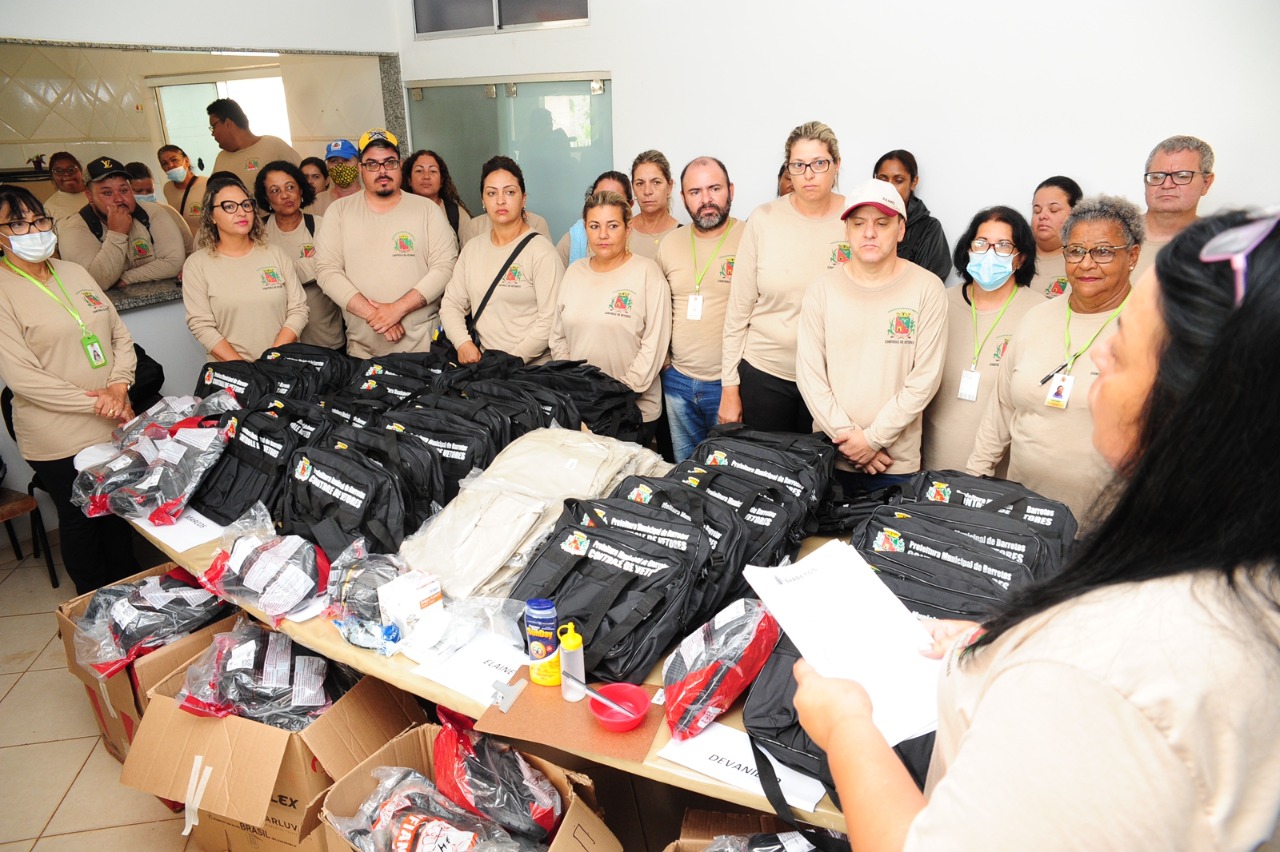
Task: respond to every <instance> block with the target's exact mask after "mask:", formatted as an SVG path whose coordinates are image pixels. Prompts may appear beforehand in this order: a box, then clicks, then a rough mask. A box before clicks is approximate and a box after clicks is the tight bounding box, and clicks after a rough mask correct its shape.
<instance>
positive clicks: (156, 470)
mask: <svg viewBox="0 0 1280 852" xmlns="http://www.w3.org/2000/svg"><path fill="white" fill-rule="evenodd" d="M163 473H164V468H162V467H152V468H148V469H147V475H146V476H144V477H142V478H141V479H139V480H138V481H137V482H135V483H133V485H131V486H130V487H131V488H136V489H137V490H139V491H145V490H146V489H148V488H154V487H155V486H156V485H158V484H160V476H161V475H162V474H163Z"/></svg>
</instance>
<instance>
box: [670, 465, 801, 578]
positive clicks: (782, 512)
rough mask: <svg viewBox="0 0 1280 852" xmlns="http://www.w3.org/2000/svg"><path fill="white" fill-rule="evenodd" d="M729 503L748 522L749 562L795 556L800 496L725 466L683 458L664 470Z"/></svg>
mask: <svg viewBox="0 0 1280 852" xmlns="http://www.w3.org/2000/svg"><path fill="white" fill-rule="evenodd" d="M667 477H668V478H669V479H673V480H675V481H677V482H682V483H684V484H685V485H688V486H690V487H692V488H696V489H698V490H699V491H705V492H706V493H707V494H708V495H710V496H711V497H714V498H715V499H717V500H719V501H720V502H722V503H725V504H727V505H728V506H730V507H731V508H732V509H733V510H734V511H735V512H737V513H738V515H739V516H740V517H741V518H742V519H743V520H744V521H746V522H747V525H748V527H749V529H750V530H751V535H750V536H749V537H748V545H747V557H746V558H747V564H748V565H777V564H778V563H780V562H781V561H782V560H783V558H784V557H787V556H795V554H796V552H798V551H799V548H800V540H801V538H800V537H798V536H797V532H796V530H798V529H800V528H801V526H802V522H803V520H804V517H805V513H806V510H805V508H804V506H803V505H802V504H801V502H800V500H799V498H797V497H796V496H795V495H793V494H792V493H791V492H790V491H788V490H787V489H786V488H784V487H782V486H781V485H772V484H765V483H763V482H761V481H760V480H758V479H755V478H754V477H747V476H742V475H740V474H738V473H737V472H736V471H733V470H731V469H728V468H723V467H721V468H712V467H703V466H701V465H698V464H695V463H694V462H692V461H683V462H681V463H680V464H678V465H676V466H675V468H673V469H672V471H671V472H670V473H669V474H667Z"/></svg>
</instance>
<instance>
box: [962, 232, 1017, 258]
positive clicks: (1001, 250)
mask: <svg viewBox="0 0 1280 852" xmlns="http://www.w3.org/2000/svg"><path fill="white" fill-rule="evenodd" d="M987 249H995V250H996V254H997V255H999V256H1000V257H1009V256H1010V255H1012V254H1013V253H1014V252H1016V251H1017V250H1018V248H1017V246H1015V245H1014V244H1013V243H1011V242H1009V241H1008V240H1001V241H1000V242H998V243H993V242H991V241H990V240H987V239H986V238H985V237H977V238H975V239H974V241H973V242H971V243H969V251H971V252H973V253H974V254H986V252H987Z"/></svg>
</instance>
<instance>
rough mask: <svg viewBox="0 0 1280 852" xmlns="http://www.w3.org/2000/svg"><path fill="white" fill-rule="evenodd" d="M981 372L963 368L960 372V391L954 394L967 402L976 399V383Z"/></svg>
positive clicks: (980, 377) (979, 380)
mask: <svg viewBox="0 0 1280 852" xmlns="http://www.w3.org/2000/svg"><path fill="white" fill-rule="evenodd" d="M981 381H982V374H981V373H979V372H978V371H977V370H965V371H964V372H962V373H961V374H960V392H959V393H958V394H956V396H958V397H960V399H963V400H967V401H968V402H977V401H978V383H979V382H981Z"/></svg>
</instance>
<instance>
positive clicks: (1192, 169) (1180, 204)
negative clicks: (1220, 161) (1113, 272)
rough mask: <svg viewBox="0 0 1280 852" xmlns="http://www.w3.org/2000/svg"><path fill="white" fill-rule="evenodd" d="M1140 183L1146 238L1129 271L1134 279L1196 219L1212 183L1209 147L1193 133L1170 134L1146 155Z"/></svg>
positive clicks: (1211, 161) (1210, 150)
mask: <svg viewBox="0 0 1280 852" xmlns="http://www.w3.org/2000/svg"><path fill="white" fill-rule="evenodd" d="M1143 182H1144V183H1145V184H1146V190H1147V212H1146V214H1145V215H1144V217H1143V218H1144V220H1145V223H1146V226H1147V239H1146V241H1145V242H1144V243H1143V246H1142V255H1141V256H1140V257H1139V258H1138V265H1137V266H1136V267H1135V268H1134V270H1133V280H1134V281H1135V282H1136V281H1137V280H1138V279H1139V278H1141V277H1142V274H1143V273H1144V272H1146V271H1147V270H1148V269H1150V268H1151V267H1152V266H1154V265H1155V262H1156V255H1157V254H1158V253H1159V252H1160V250H1161V249H1162V248H1164V247H1165V246H1167V245H1168V244H1169V243H1170V242H1172V241H1173V238H1174V237H1176V236H1178V234H1180V233H1182V232H1183V230H1185V229H1186V227H1187V226H1188V225H1190V224H1191V223H1192V222H1194V221H1195V220H1196V219H1198V218H1199V215H1198V214H1197V212H1196V208H1197V207H1198V206H1199V205H1200V199H1201V198H1203V197H1204V196H1205V195H1207V194H1208V193H1209V187H1211V186H1213V149H1212V148H1210V147H1209V143H1207V142H1205V141H1204V140H1203V139H1197V138H1196V137H1194V136H1170V137H1169V138H1168V139H1166V140H1164V141H1163V142H1161V143H1160V144H1159V145H1156V147H1154V148H1152V149H1151V153H1150V154H1148V155H1147V168H1146V173H1145V174H1144V175H1143Z"/></svg>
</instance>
